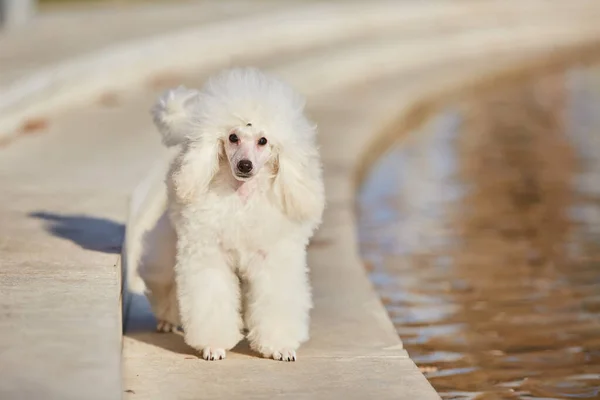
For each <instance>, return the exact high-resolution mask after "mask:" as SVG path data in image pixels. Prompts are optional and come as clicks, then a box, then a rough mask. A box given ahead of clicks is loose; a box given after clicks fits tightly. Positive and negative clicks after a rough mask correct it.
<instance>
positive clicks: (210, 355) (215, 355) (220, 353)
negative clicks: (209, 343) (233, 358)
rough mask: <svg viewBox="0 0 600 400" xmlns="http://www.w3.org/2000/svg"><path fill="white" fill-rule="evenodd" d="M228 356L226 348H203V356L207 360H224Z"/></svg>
mask: <svg viewBox="0 0 600 400" xmlns="http://www.w3.org/2000/svg"><path fill="white" fill-rule="evenodd" d="M226 356H227V354H226V353H225V349H220V348H217V347H205V348H204V349H202V358H204V359H205V360H207V361H208V360H210V361H215V360H224V359H225V357H226Z"/></svg>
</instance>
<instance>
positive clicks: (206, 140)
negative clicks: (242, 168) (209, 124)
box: [169, 137, 223, 203]
mask: <svg viewBox="0 0 600 400" xmlns="http://www.w3.org/2000/svg"><path fill="white" fill-rule="evenodd" d="M222 149H223V147H222V144H221V141H220V140H218V139H217V138H213V137H202V138H201V140H199V141H194V142H187V143H186V144H185V145H184V148H183V149H182V151H181V153H180V154H179V156H178V157H177V158H176V159H175V161H174V162H173V165H172V167H171V171H170V173H169V175H170V179H169V181H170V182H169V183H170V190H171V191H172V193H173V194H174V195H175V197H176V199H177V201H179V202H182V203H188V202H190V201H192V200H193V199H194V198H195V197H196V196H198V195H201V194H203V193H206V192H207V191H208V187H209V185H210V182H211V181H212V179H213V177H214V176H215V174H216V173H217V171H218V170H219V161H220V157H221V153H222Z"/></svg>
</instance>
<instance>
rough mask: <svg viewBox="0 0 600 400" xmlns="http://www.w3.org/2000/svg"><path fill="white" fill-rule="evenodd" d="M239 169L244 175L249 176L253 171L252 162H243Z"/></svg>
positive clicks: (238, 166)
mask: <svg viewBox="0 0 600 400" xmlns="http://www.w3.org/2000/svg"><path fill="white" fill-rule="evenodd" d="M237 168H238V170H239V171H240V172H241V173H242V174H248V173H250V171H252V161H250V160H242V161H240V162H239V163H238V165H237Z"/></svg>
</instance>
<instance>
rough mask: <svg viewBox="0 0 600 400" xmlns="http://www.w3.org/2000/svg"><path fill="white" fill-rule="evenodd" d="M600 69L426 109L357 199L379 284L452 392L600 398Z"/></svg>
mask: <svg viewBox="0 0 600 400" xmlns="http://www.w3.org/2000/svg"><path fill="white" fill-rule="evenodd" d="M599 129H600V68H599V67H577V68H575V67H574V68H572V69H570V70H567V71H562V72H556V71H555V72H551V73H550V72H548V73H540V74H539V75H538V76H537V77H536V78H535V79H529V80H527V81H520V82H512V83H509V84H507V83H503V84H502V87H498V88H496V89H494V90H493V91H490V92H486V93H485V94H479V95H477V97H473V98H465V99H463V101H460V102H457V103H456V104H451V105H448V107H447V108H446V109H445V110H443V111H442V112H440V113H439V114H437V115H435V116H432V118H431V119H430V120H429V121H428V122H427V123H426V124H425V126H423V127H422V128H420V129H419V130H418V131H416V132H412V133H411V135H410V137H409V138H408V139H407V140H405V141H403V142H402V143H401V145H398V146H397V147H394V148H393V149H391V150H390V152H389V153H388V154H387V155H385V156H384V157H382V158H381V159H380V160H379V162H378V164H377V165H375V166H374V168H373V170H372V171H371V173H370V175H369V176H368V178H367V180H366V181H365V182H364V184H363V186H362V188H361V191H360V193H359V237H360V242H361V251H362V255H363V258H364V260H365V262H366V264H367V266H368V268H369V270H370V274H371V278H372V281H373V282H374V284H375V286H376V288H377V290H378V291H379V293H380V295H381V297H382V300H383V302H384V304H385V305H386V307H387V309H388V312H389V314H390V316H391V318H392V320H393V322H394V324H395V326H396V328H397V330H398V333H399V334H400V336H401V337H402V339H403V341H404V344H405V347H406V348H407V350H408V352H409V353H410V355H411V356H412V358H413V359H414V360H415V362H416V363H417V365H418V366H419V367H420V368H421V370H422V371H423V372H424V373H425V375H426V376H427V378H428V379H429V380H430V382H431V383H432V384H433V386H434V387H435V388H436V389H437V390H438V391H439V392H440V394H441V395H442V397H443V398H445V399H593V398H600V131H599Z"/></svg>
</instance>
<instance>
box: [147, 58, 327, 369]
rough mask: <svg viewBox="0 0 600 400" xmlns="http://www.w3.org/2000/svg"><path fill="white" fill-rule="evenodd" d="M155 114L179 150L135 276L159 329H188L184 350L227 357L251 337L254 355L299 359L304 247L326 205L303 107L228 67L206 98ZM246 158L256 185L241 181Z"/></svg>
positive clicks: (202, 94)
mask: <svg viewBox="0 0 600 400" xmlns="http://www.w3.org/2000/svg"><path fill="white" fill-rule="evenodd" d="M152 113H153V117H154V121H155V123H156V125H157V127H158V129H159V131H160V132H161V134H162V136H163V143H165V145H167V146H176V145H178V146H180V150H179V154H178V156H177V157H176V158H175V159H174V161H173V163H172V165H171V168H170V170H169V173H168V174H167V180H166V183H167V188H168V189H167V190H168V198H169V201H168V211H166V214H165V216H164V217H163V218H161V219H160V220H159V223H158V224H157V225H156V226H155V227H154V229H153V230H151V231H150V232H148V234H147V235H146V248H149V249H152V251H149V252H147V254H146V257H144V258H143V259H142V264H143V265H142V266H141V268H140V271H141V275H142V278H143V279H144V280H145V282H146V285H147V287H148V290H149V293H148V295H149V297H150V299H151V304H152V306H153V310H154V312H155V313H156V315H157V318H158V319H159V321H160V322H159V325H160V326H159V328H160V329H161V330H163V331H164V330H172V326H173V325H179V324H181V325H182V326H183V330H184V337H185V341H186V343H188V344H189V345H190V346H192V347H194V348H196V349H198V350H199V351H201V352H202V354H203V357H204V358H205V359H221V358H225V350H229V349H231V348H232V347H234V346H235V345H236V344H237V343H238V342H239V341H240V339H241V338H242V337H243V335H242V331H243V328H244V327H245V328H247V329H248V335H247V338H248V340H249V342H250V345H251V347H252V348H253V349H254V350H255V351H257V352H259V353H261V354H262V355H263V356H265V357H272V358H274V359H278V360H286V361H294V360H295V359H296V350H297V349H298V347H299V346H300V344H301V343H303V342H304V341H306V340H307V339H308V337H309V311H310V309H311V308H312V300H311V291H310V285H309V279H308V269H307V265H306V246H307V244H308V241H309V239H310V237H311V236H312V235H313V232H314V230H315V229H316V228H317V227H318V225H319V224H320V222H321V217H322V213H323V208H324V205H325V204H324V203H325V197H324V187H323V180H322V173H321V161H320V158H319V154H318V151H317V146H316V143H315V140H316V138H315V136H316V128H315V126H314V125H312V124H311V123H310V122H309V121H308V119H307V118H306V117H305V115H304V100H303V99H302V98H301V97H300V96H299V95H298V94H296V93H295V92H294V91H293V90H292V89H291V88H290V87H288V86H287V85H285V84H284V83H282V82H280V81H279V80H277V79H275V78H273V77H270V76H267V75H265V74H263V73H262V72H260V71H258V70H256V69H233V70H228V71H225V72H223V73H221V74H219V75H217V76H215V77H213V78H212V79H210V80H209V81H208V82H207V83H206V85H205V87H204V88H203V89H202V90H201V91H196V90H187V89H185V88H183V87H180V88H177V89H175V90H173V91H170V92H168V93H166V94H165V95H163V97H162V98H161V99H160V100H159V101H158V103H157V104H156V105H155V106H154V108H153V109H152ZM232 134H235V135H236V137H237V138H238V139H239V140H238V141H236V142H232V141H230V140H229V137H230V135H232ZM261 137H264V138H266V139H267V140H268V143H267V144H266V145H263V146H261V145H259V144H258V143H259V142H258V140H259V139H260V138H261ZM241 159H248V160H251V161H252V162H253V165H254V169H253V170H252V173H251V176H237V175H236V174H237V173H238V172H239V171H238V170H237V169H236V168H237V165H238V164H237V163H238V162H239V160H241ZM173 227H174V229H173Z"/></svg>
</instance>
